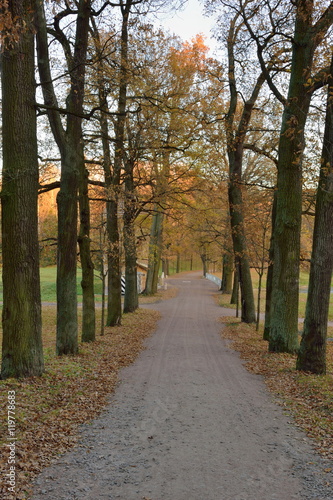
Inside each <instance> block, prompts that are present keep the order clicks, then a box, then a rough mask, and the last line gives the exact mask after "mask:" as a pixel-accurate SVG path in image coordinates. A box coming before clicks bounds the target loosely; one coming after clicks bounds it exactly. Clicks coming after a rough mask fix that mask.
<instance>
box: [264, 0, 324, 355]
mask: <svg viewBox="0 0 333 500" xmlns="http://www.w3.org/2000/svg"><path fill="white" fill-rule="evenodd" d="M312 9H313V6H312V4H311V2H308V1H307V0H300V1H299V2H298V4H297V13H296V22H295V32H294V38H293V40H294V42H293V54H292V65H291V71H290V81H289V91H288V98H287V101H286V104H285V106H284V112H283V117H282V125H281V133H280V140H279V148H278V177H277V205H276V218H275V225H274V267H273V288H272V298H271V304H272V310H271V318H270V332H269V350H270V351H272V352H289V353H294V352H296V351H297V349H298V300H299V297H298V295H299V256H300V233H301V214H302V157H303V150H304V129H305V123H306V118H307V115H308V110H309V105H310V100H311V93H310V91H309V90H308V80H309V78H310V77H311V67H312V61H313V54H314V50H315V46H316V45H315V42H314V40H315V37H314V35H313V30H312ZM291 186H292V189H290V187H291Z"/></svg>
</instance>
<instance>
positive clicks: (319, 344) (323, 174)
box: [296, 59, 333, 374]
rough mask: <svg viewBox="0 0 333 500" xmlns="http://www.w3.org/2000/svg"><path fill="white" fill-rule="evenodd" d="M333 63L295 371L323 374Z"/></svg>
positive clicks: (332, 245) (332, 226)
mask: <svg viewBox="0 0 333 500" xmlns="http://www.w3.org/2000/svg"><path fill="white" fill-rule="evenodd" d="M332 99H333V59H332V64H331V71H330V75H329V78H328V96H327V109H326V120H325V132H324V142H323V150H322V157H321V168H320V178H319V185H318V190H317V197H316V215H315V225H314V232H313V246H312V256H311V267H310V279H309V290H308V297H307V303H306V312H305V320H304V329H303V335H302V341H301V345H300V349H299V353H298V358H297V363H296V368H297V369H298V370H305V371H310V372H312V373H316V374H325V373H326V340H327V321H328V310H329V303H330V295H331V280H332V269H333V252H332V249H333V101H332Z"/></svg>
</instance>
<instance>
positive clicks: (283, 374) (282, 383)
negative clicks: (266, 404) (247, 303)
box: [221, 317, 333, 460]
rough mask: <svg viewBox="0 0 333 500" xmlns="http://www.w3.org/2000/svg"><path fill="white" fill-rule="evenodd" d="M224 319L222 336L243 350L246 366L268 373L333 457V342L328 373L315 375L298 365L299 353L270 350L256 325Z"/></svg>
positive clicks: (278, 393) (280, 396) (273, 387)
mask: <svg viewBox="0 0 333 500" xmlns="http://www.w3.org/2000/svg"><path fill="white" fill-rule="evenodd" d="M221 321H222V322H223V323H224V324H225V325H226V326H225V327H224V328H223V330H222V336H223V337H224V338H226V339H229V340H231V343H230V347H231V348H233V349H235V350H236V351H238V352H240V357H241V358H242V359H244V360H245V361H246V365H245V366H246V368H247V369H248V370H249V371H251V372H253V373H256V374H259V375H263V376H264V380H265V383H266V385H267V387H268V388H269V390H270V391H271V392H272V393H273V394H274V396H275V397H276V400H277V402H278V403H279V404H280V405H282V406H283V407H284V408H285V409H286V410H287V411H288V413H290V414H291V415H292V416H293V417H294V420H295V423H296V425H297V426H298V427H300V428H301V429H302V430H304V431H305V432H306V433H307V435H308V436H309V437H311V438H313V439H314V442H315V447H316V449H317V451H318V452H319V453H321V454H322V455H324V456H325V457H326V458H329V459H331V460H333V343H331V342H328V346H327V374H326V375H313V374H311V373H305V372H301V371H297V370H296V369H295V365H296V356H295V355H291V354H280V353H279V354H277V353H269V352H268V349H267V342H266V341H264V340H262V333H260V332H256V330H255V327H254V326H252V325H247V324H245V323H240V322H239V321H238V320H235V318H230V317H224V318H221ZM330 335H331V333H330Z"/></svg>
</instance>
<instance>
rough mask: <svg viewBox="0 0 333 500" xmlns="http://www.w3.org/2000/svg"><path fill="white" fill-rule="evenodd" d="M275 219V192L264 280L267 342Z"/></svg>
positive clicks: (264, 336)
mask: <svg viewBox="0 0 333 500" xmlns="http://www.w3.org/2000/svg"><path fill="white" fill-rule="evenodd" d="M275 217H276V191H275V192H274V199H273V208H272V233H271V240H270V245H269V254H268V259H269V263H268V269H267V278H266V303H265V326H264V334H263V340H269V332H270V326H271V299H272V289H273V266H274V264H273V263H274V224H275Z"/></svg>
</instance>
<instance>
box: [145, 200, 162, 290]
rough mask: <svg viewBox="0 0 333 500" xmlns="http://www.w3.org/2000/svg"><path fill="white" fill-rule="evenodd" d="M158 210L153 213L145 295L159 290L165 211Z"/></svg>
mask: <svg viewBox="0 0 333 500" xmlns="http://www.w3.org/2000/svg"><path fill="white" fill-rule="evenodd" d="M155 209H156V211H155V212H154V214H153V219H152V225H151V232H150V241H149V257H148V272H147V279H146V288H145V291H144V294H145V295H153V294H154V293H156V292H157V285H158V273H159V268H160V263H161V255H162V242H163V219H164V216H163V213H162V212H160V211H158V208H157V207H155Z"/></svg>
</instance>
